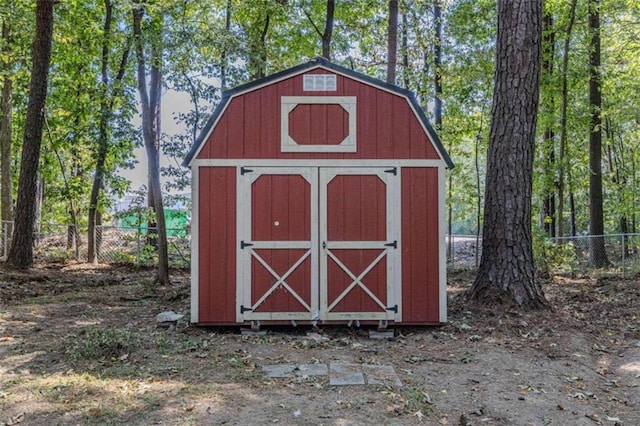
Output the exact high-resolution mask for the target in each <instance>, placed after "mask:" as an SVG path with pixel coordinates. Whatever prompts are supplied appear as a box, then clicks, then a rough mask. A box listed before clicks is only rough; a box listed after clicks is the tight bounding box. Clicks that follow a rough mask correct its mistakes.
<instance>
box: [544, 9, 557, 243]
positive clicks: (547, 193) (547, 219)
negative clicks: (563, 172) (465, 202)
mask: <svg viewBox="0 0 640 426" xmlns="http://www.w3.org/2000/svg"><path fill="white" fill-rule="evenodd" d="M554 57H555V29H554V28H553V15H552V14H551V13H550V12H545V13H544V15H543V18H542V76H543V81H544V83H545V84H544V86H545V87H551V86H552V84H551V82H552V80H553V73H554ZM545 92H546V93H545V94H544V95H543V96H541V98H542V101H541V110H542V111H543V113H544V115H543V116H544V120H543V121H544V133H543V137H542V140H543V141H542V156H543V159H542V161H543V180H544V185H543V189H542V191H543V194H544V197H543V199H542V211H541V212H540V219H541V222H542V227H543V228H544V230H545V232H546V233H547V235H549V236H550V237H555V236H556V197H555V190H556V186H557V181H556V155H555V131H554V117H555V92H554V91H553V90H546V91H545Z"/></svg>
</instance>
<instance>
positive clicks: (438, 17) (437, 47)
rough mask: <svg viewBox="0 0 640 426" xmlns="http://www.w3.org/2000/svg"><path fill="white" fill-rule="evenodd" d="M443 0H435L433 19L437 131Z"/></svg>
mask: <svg viewBox="0 0 640 426" xmlns="http://www.w3.org/2000/svg"><path fill="white" fill-rule="evenodd" d="M441 2H442V0H435V1H434V2H433V19H434V21H435V22H434V23H435V30H436V31H435V33H436V34H435V40H434V42H433V44H434V46H433V68H434V70H433V75H434V89H435V90H434V94H435V96H434V99H433V117H434V124H435V126H436V131H438V132H439V131H440V130H441V128H442V69H441V68H442V4H441Z"/></svg>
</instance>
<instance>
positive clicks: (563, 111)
mask: <svg viewBox="0 0 640 426" xmlns="http://www.w3.org/2000/svg"><path fill="white" fill-rule="evenodd" d="M577 4H578V0H572V2H571V7H570V9H569V22H568V23H567V27H566V29H565V35H564V46H563V52H562V71H561V76H560V79H561V81H562V83H561V87H562V88H561V89H560V103H561V104H560V143H559V147H558V163H559V166H558V212H557V217H558V236H560V237H564V191H565V179H564V178H565V169H566V167H565V166H566V165H565V151H566V145H567V109H568V106H569V87H568V79H569V77H568V74H569V51H570V46H571V32H572V30H573V24H574V22H575V19H576V6H577Z"/></svg>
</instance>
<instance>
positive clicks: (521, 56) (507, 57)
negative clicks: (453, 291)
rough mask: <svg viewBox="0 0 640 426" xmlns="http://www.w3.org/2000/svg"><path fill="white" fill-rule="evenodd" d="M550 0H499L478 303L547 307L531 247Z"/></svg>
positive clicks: (475, 292) (471, 293)
mask: <svg viewBox="0 0 640 426" xmlns="http://www.w3.org/2000/svg"><path fill="white" fill-rule="evenodd" d="M541 22H542V0H499V1H498V38H497V44H496V72H495V86H494V96H493V107H492V112H491V116H492V122H491V131H490V135H489V150H488V154H487V173H486V185H485V207H484V224H483V239H482V259H481V261H480V266H479V268H478V273H477V276H476V279H475V281H474V283H473V286H472V287H471V288H470V289H469V290H468V291H467V292H466V293H465V296H466V297H467V298H468V299H470V300H475V301H480V302H483V303H487V304H507V305H512V304H516V305H518V306H521V307H528V308H539V307H542V306H545V305H546V300H545V298H544V294H543V292H542V288H541V286H540V283H539V281H538V280H537V278H536V273H535V265H534V261H533V249H532V243H531V191H532V180H533V150H534V143H535V130H536V120H537V109H538V92H539V79H540V64H541V48H540V45H541V26H542V23H541Z"/></svg>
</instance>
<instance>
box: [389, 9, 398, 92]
mask: <svg viewBox="0 0 640 426" xmlns="http://www.w3.org/2000/svg"><path fill="white" fill-rule="evenodd" d="M397 58H398V0H389V22H388V25H387V83H391V84H395V83H396V62H397Z"/></svg>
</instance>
